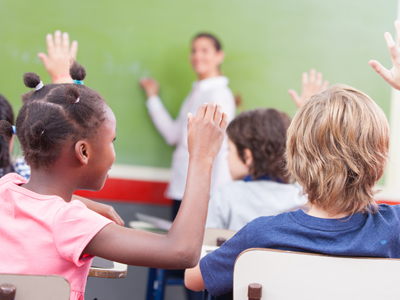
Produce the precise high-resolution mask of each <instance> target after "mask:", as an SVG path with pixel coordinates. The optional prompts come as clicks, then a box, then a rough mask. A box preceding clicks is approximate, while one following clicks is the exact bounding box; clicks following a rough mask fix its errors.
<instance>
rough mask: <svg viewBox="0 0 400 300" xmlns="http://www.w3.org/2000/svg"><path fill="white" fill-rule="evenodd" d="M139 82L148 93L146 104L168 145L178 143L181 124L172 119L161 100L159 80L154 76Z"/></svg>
mask: <svg viewBox="0 0 400 300" xmlns="http://www.w3.org/2000/svg"><path fill="white" fill-rule="evenodd" d="M139 84H140V87H141V88H142V89H143V90H144V92H145V93H146V96H147V102H146V106H147V109H148V111H149V114H150V117H151V119H152V120H153V123H154V126H155V127H156V128H157V130H158V132H159V133H160V134H161V135H162V136H163V138H164V140H165V141H166V143H167V144H168V145H170V146H174V145H176V143H177V142H178V139H179V134H180V132H181V131H180V126H181V124H180V123H179V122H177V121H175V120H174V119H172V117H171V115H170V114H169V112H168V111H167V110H166V108H165V107H164V105H163V103H162V102H161V99H160V97H159V96H158V91H159V85H158V82H157V81H156V80H155V79H153V78H150V77H144V78H142V79H140V81H139Z"/></svg>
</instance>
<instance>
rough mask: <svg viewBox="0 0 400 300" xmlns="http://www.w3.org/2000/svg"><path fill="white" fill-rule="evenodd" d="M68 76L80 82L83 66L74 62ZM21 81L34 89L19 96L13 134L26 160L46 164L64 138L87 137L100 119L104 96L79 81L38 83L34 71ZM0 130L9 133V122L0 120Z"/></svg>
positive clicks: (36, 164)
mask: <svg viewBox="0 0 400 300" xmlns="http://www.w3.org/2000/svg"><path fill="white" fill-rule="evenodd" d="M70 75H71V77H72V79H74V80H75V81H76V82H78V83H79V82H81V81H82V80H83V79H84V78H85V76H86V71H85V69H84V68H83V67H82V66H80V65H79V64H78V63H76V62H74V64H73V65H72V66H71V70H70ZM24 83H25V85H26V86H27V87H29V88H34V89H35V90H34V91H31V92H28V93H26V94H24V95H23V96H22V101H23V103H24V104H23V106H22V108H21V109H20V111H19V114H18V117H17V122H16V134H17V136H18V139H19V141H20V143H21V148H22V151H23V154H24V157H25V160H26V162H27V163H28V164H29V165H31V166H34V167H46V166H48V165H49V164H51V163H53V162H54V161H55V160H56V158H57V157H58V156H59V154H60V152H61V149H62V147H63V143H64V142H65V141H66V140H67V139H69V138H70V139H71V138H72V139H73V140H75V141H78V140H79V139H84V138H87V137H90V135H91V134H93V133H94V132H96V129H97V128H98V127H99V126H100V125H101V123H102V122H103V121H104V105H103V104H104V103H105V100H104V98H103V97H102V96H101V95H100V94H99V93H98V92H96V91H94V90H92V89H90V88H88V87H86V86H84V85H82V84H47V85H44V86H43V84H42V82H41V80H40V77H39V76H38V75H37V74H35V73H25V74H24ZM0 133H1V134H2V135H3V137H5V139H6V140H7V139H10V138H11V136H12V128H11V124H10V122H6V121H0Z"/></svg>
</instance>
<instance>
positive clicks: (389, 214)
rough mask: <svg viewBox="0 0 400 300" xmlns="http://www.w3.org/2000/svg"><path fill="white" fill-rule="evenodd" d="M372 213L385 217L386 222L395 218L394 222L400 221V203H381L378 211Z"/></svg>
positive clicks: (375, 215)
mask: <svg viewBox="0 0 400 300" xmlns="http://www.w3.org/2000/svg"><path fill="white" fill-rule="evenodd" d="M370 214H371V215H372V216H374V217H379V218H383V219H385V221H386V222H387V221H390V220H393V221H394V222H400V204H399V205H389V204H379V205H378V211H377V213H370Z"/></svg>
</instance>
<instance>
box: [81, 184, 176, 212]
mask: <svg viewBox="0 0 400 300" xmlns="http://www.w3.org/2000/svg"><path fill="white" fill-rule="evenodd" d="M167 185H168V183H167V182H156V181H141V180H126V179H116V178H109V179H107V181H106V183H105V185H104V187H103V189H102V190H101V191H98V192H91V191H82V190H80V191H76V194H77V195H78V196H82V197H86V198H91V199H98V200H107V201H124V202H142V203H145V204H158V205H171V203H172V202H171V200H169V199H166V198H165V197H164V191H165V189H166V187H167Z"/></svg>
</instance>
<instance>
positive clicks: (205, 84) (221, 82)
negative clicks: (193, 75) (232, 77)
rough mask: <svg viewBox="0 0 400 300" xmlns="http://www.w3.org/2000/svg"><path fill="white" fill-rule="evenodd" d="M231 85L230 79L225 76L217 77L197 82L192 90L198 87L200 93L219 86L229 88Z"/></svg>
mask: <svg viewBox="0 0 400 300" xmlns="http://www.w3.org/2000/svg"><path fill="white" fill-rule="evenodd" d="M228 83H229V79H228V77H225V76H216V77H211V78H207V79H203V80H196V81H195V82H193V84H192V88H193V89H194V88H196V87H198V88H199V90H200V91H207V90H209V89H211V88H213V87H217V86H227V85H228Z"/></svg>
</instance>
